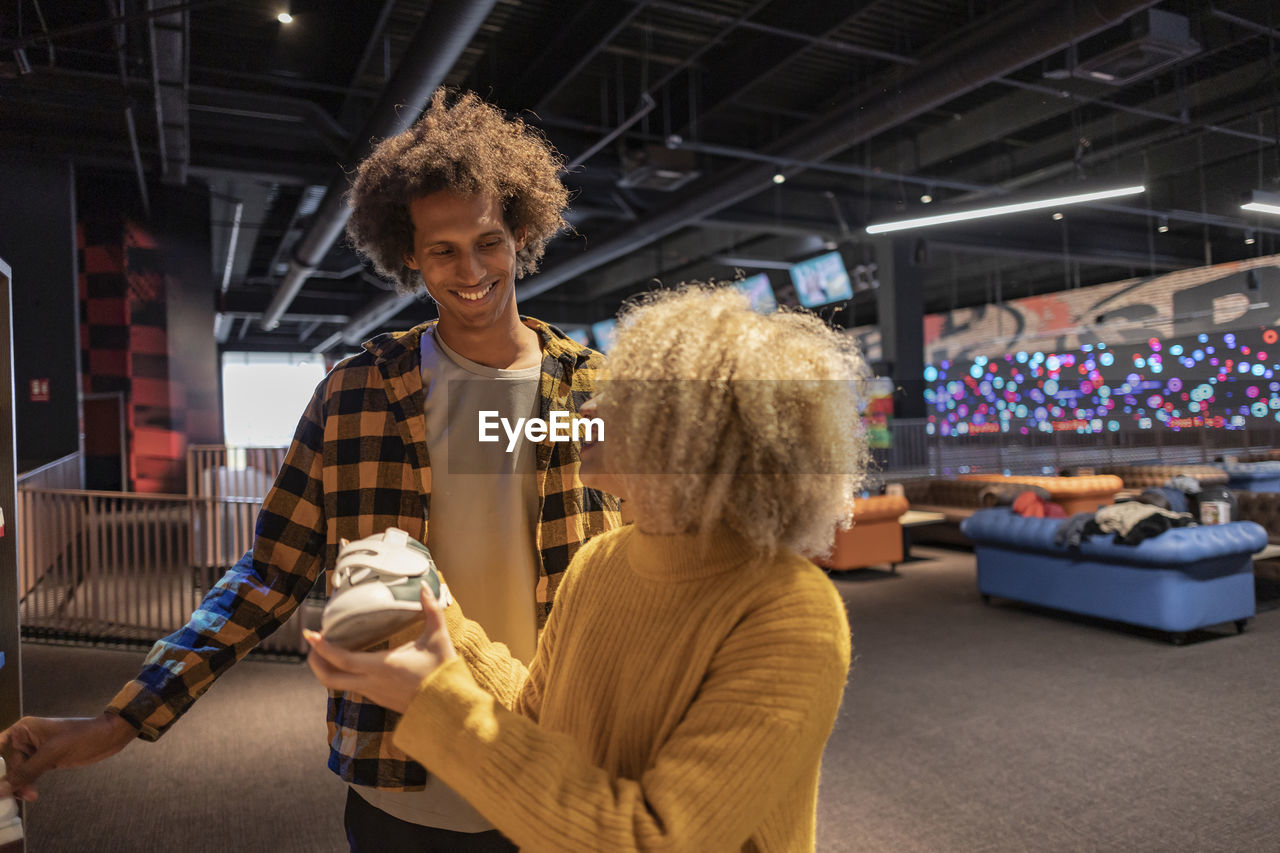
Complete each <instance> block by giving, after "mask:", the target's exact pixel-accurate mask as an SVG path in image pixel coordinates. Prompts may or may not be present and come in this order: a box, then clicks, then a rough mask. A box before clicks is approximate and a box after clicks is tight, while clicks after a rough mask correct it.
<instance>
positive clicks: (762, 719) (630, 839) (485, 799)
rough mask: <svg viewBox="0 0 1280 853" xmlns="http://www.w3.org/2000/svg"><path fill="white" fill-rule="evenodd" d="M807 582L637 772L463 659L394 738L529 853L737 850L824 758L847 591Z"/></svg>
mask: <svg viewBox="0 0 1280 853" xmlns="http://www.w3.org/2000/svg"><path fill="white" fill-rule="evenodd" d="M815 575H816V573H815ZM801 587H802V588H800V589H795V590H792V591H790V592H788V593H786V594H781V595H778V596H776V597H775V598H773V599H772V600H770V601H768V602H765V603H763V604H761V605H759V606H758V607H756V609H754V610H753V611H751V612H750V613H748V614H747V615H746V616H745V617H744V618H742V619H741V620H740V621H739V622H738V623H737V624H736V625H735V626H734V627H733V629H732V630H731V632H730V633H729V634H728V636H727V637H726V638H725V639H724V640H723V642H722V643H721V645H720V647H719V648H718V649H717V651H716V653H715V655H714V657H713V659H712V661H711V665H710V666H709V668H708V670H707V672H706V675H705V677H704V679H703V682H702V685H701V687H700V689H699V691H698V694H697V696H696V698H695V699H694V700H693V702H692V703H691V704H690V705H689V707H688V708H687V709H686V710H685V712H684V714H683V716H682V717H681V721H680V722H679V724H677V726H676V727H675V729H674V730H673V731H672V733H671V735H670V736H669V737H668V739H667V740H666V741H665V742H664V743H663V744H662V745H661V746H660V747H659V748H658V750H657V752H656V754H655V755H654V756H653V759H652V761H651V762H650V763H649V764H648V767H647V769H646V770H645V771H644V772H643V773H641V774H639V775H638V778H616V777H611V776H610V774H609V773H608V772H607V771H606V770H604V769H603V768H601V767H598V766H596V765H595V764H594V763H593V762H592V760H591V758H590V757H589V755H588V754H587V752H586V750H585V749H584V747H583V746H582V745H581V744H580V743H578V742H577V740H576V739H574V738H573V737H572V736H569V735H567V734H563V733H559V732H553V731H548V730H546V729H544V728H541V727H539V726H538V725H537V724H536V723H535V722H534V721H532V720H529V719H526V718H523V717H521V716H519V715H517V714H513V713H511V712H509V711H507V710H506V709H505V708H503V707H502V706H501V705H500V704H499V703H498V702H496V701H495V700H494V699H493V697H492V696H490V695H488V694H487V693H486V692H485V691H484V690H482V689H481V688H480V687H479V686H478V685H477V683H476V680H475V679H474V678H473V676H472V674H471V672H470V671H469V670H468V667H467V666H466V665H464V664H463V663H462V661H459V660H455V661H452V662H450V663H449V664H446V665H445V666H443V667H441V668H440V669H438V670H437V671H436V672H435V673H434V674H433V675H432V676H430V677H429V678H428V679H427V680H425V681H424V682H423V685H422V687H421V688H420V690H419V692H418V694H417V695H416V697H415V698H414V700H413V702H412V704H411V706H410V708H409V709H408V711H407V712H406V714H405V716H404V717H403V719H402V720H401V722H400V725H399V726H398V727H397V729H396V732H395V744H396V746H398V747H399V748H401V749H403V750H404V751H405V752H407V753H408V754H409V755H411V756H413V757H414V758H417V759H418V760H421V761H423V762H424V763H426V766H427V768H428V769H429V770H430V771H431V772H433V773H436V774H438V775H439V776H440V777H441V778H442V779H443V780H444V781H445V782H446V783H447V784H448V785H449V786H450V787H452V788H453V789H454V790H456V791H457V792H458V793H460V794H461V795H462V796H463V797H465V798H466V799H467V800H468V801H469V802H471V804H472V805H473V806H475V807H476V808H477V809H478V810H479V811H480V812H481V813H482V814H484V815H485V817H486V818H488V819H489V820H490V821H491V822H493V824H494V825H495V826H496V827H497V828H498V829H500V830H501V831H502V832H503V833H504V834H505V835H506V836H507V837H508V838H510V839H511V840H512V841H513V842H515V843H516V844H517V845H518V846H519V847H520V848H521V849H522V850H531V851H538V850H547V851H569V850H584V851H585V850H610V851H630V850H636V851H639V850H673V849H679V850H713V849H714V850H720V849H726V850H727V849H739V848H740V847H741V846H742V844H743V843H744V842H745V841H746V840H747V839H748V838H749V837H750V836H751V834H752V833H753V831H754V830H755V829H756V827H758V826H759V825H760V822H761V820H762V819H763V816H765V815H768V814H769V813H770V812H771V811H772V810H773V809H774V808H776V807H777V806H779V804H780V802H781V798H782V797H783V792H786V791H789V790H791V789H792V786H793V785H794V784H795V783H796V782H797V781H798V780H799V779H800V777H801V775H802V774H804V773H806V772H813V768H816V767H817V765H818V763H819V762H820V760H821V754H822V750H823V747H824V745H825V743H826V740H827V737H828V736H829V735H830V733H831V728H832V726H833V724H834V721H835V716H836V712H837V709H838V707H839V704H840V697H841V695H842V693H843V688H844V683H845V679H846V677H847V674H848V668H849V656H850V648H849V628H848V622H847V620H846V617H845V614H844V608H843V604H842V603H841V602H840V600H839V596H838V595H837V594H836V592H835V590H834V589H833V588H832V586H831V584H830V583H829V582H826V580H825V578H822V577H821V576H820V575H817V578H816V581H814V580H810V582H808V583H807V584H803V585H801ZM553 615H554V614H553ZM554 662H555V661H554V657H552V659H551V660H550V661H548V664H549V665H550V666H554ZM590 696H591V687H590V685H586V686H583V687H582V697H583V701H584V702H588V703H589V702H590Z"/></svg>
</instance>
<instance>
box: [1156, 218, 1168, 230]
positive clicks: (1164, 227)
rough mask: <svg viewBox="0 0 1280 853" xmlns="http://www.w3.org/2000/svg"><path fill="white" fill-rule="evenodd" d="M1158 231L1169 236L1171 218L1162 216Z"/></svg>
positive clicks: (1157, 227)
mask: <svg viewBox="0 0 1280 853" xmlns="http://www.w3.org/2000/svg"><path fill="white" fill-rule="evenodd" d="M1156 230H1157V231H1159V232H1160V233H1161V234H1168V233H1169V217H1167V216H1161V217H1160V224H1159V225H1157V226H1156Z"/></svg>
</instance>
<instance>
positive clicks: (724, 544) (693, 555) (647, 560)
mask: <svg viewBox="0 0 1280 853" xmlns="http://www.w3.org/2000/svg"><path fill="white" fill-rule="evenodd" d="M630 531H631V535H630V538H629V540H628V541H627V544H626V549H627V558H628V561H629V562H630V565H631V570H632V571H633V572H635V573H636V574H637V575H639V576H640V577H643V578H647V579H650V580H665V581H686V580H699V579H701V578H709V577H713V576H715V575H718V574H720V573H722V572H727V571H730V570H743V569H746V568H747V567H749V566H751V565H754V564H756V563H759V562H760V557H761V554H760V553H759V552H758V551H757V550H756V549H755V548H753V547H752V546H751V544H750V543H749V542H748V541H747V540H746V538H745V537H743V536H741V535H740V534H738V533H735V532H733V531H731V530H728V529H727V528H721V529H720V530H718V531H715V532H714V533H703V534H694V533H674V534H666V535H661V534H655V533H644V532H643V531H641V530H640V529H639V528H637V527H635V526H634V525H632V526H631V528H630Z"/></svg>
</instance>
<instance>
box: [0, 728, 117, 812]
mask: <svg viewBox="0 0 1280 853" xmlns="http://www.w3.org/2000/svg"><path fill="white" fill-rule="evenodd" d="M137 736H138V730H137V729H135V728H134V727H133V726H131V725H130V724H129V723H127V722H125V721H124V720H122V719H120V718H119V717H117V716H115V715H114V714H106V713H104V714H102V716H100V717H67V718H61V719H55V718H50V717H23V718H22V719H21V720H18V722H16V723H14V724H13V725H12V726H10V727H9V728H7V729H5V730H4V731H3V732H0V753H3V755H4V757H5V761H6V763H7V764H8V767H9V772H8V775H6V776H5V778H4V779H3V780H0V797H17V798H18V799H19V800H27V801H34V800H35V799H36V798H37V797H38V796H39V793H38V792H37V791H36V784H35V783H36V780H37V779H39V778H40V777H41V776H43V775H44V774H45V772H46V771H49V770H60V769H63V768H67V767H83V766H84V765H86V764H95V763H97V762H99V761H101V760H102V759H104V758H110V757H111V756H113V755H115V754H116V753H117V752H119V751H120V750H122V749H124V748H125V746H127V745H128V744H129V742H130V741H132V740H133V739H134V738H135V737H137Z"/></svg>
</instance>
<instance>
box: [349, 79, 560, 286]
mask: <svg viewBox="0 0 1280 853" xmlns="http://www.w3.org/2000/svg"><path fill="white" fill-rule="evenodd" d="M562 163H563V160H562V158H561V157H560V155H559V154H558V153H557V152H556V150H555V149H554V148H553V147H552V146H551V144H550V143H549V142H547V140H546V139H545V138H544V137H543V136H542V135H541V134H540V133H539V132H538V131H537V130H536V129H534V128H531V127H528V126H527V125H526V124H525V123H524V122H523V121H521V120H520V119H509V118H507V117H506V116H505V115H503V113H502V111H501V110H499V109H498V108H496V107H494V106H492V105H490V104H486V103H485V102H484V101H482V100H480V98H478V97H477V96H476V95H475V94H473V93H471V92H467V93H465V94H463V95H461V96H459V97H458V99H457V101H456V102H455V103H454V104H453V106H449V105H448V103H447V90H445V89H443V88H441V89H437V90H436V92H435V94H434V95H433V96H432V98H431V106H430V107H429V108H428V109H427V111H426V112H425V113H423V115H422V118H420V119H418V121H417V122H415V123H414V125H413V127H411V128H409V129H408V130H406V131H404V132H403V133H400V134H397V135H396V136H393V137H391V138H389V139H385V140H383V141H382V142H380V143H379V144H378V145H377V147H375V148H374V149H373V152H372V153H371V154H370V155H369V156H368V157H367V158H365V160H364V161H363V162H362V163H361V164H360V165H359V167H358V168H357V170H356V178H355V181H354V182H353V183H352V185H351V190H350V192H348V194H347V204H348V205H349V206H350V208H351V218H350V219H349V220H348V221H347V236H348V237H349V238H350V240H351V244H352V245H353V246H355V248H356V249H357V250H358V251H359V252H360V253H361V254H363V255H365V256H366V257H368V258H369V259H370V260H371V261H373V265H374V267H375V268H376V269H377V271H378V273H379V274H381V275H383V276H384V277H386V278H388V279H391V280H392V281H394V282H395V283H396V288H397V290H399V291H400V292H402V293H413V292H415V291H417V290H418V289H419V288H420V287H421V286H422V279H421V277H420V276H419V274H418V273H417V272H416V271H415V270H412V269H410V268H409V267H408V266H406V265H405V262H404V261H405V254H406V253H408V252H411V251H412V250H413V222H412V220H411V219H410V218H409V203H410V202H411V201H413V200H414V199H415V198H420V197H422V196H424V195H429V194H431V193H433V192H438V191H440V190H448V191H451V192H455V193H458V194H459V195H483V196H488V197H491V198H496V199H498V200H499V201H500V202H501V204H502V211H503V218H504V219H505V221H506V224H507V227H508V228H509V229H510V230H511V232H512V233H513V234H517V233H518V232H519V231H520V230H521V229H523V230H524V238H525V244H524V246H523V248H521V249H520V250H519V251H518V252H517V253H516V276H517V277H521V276H524V275H527V274H528V273H531V272H533V271H534V270H536V269H537V268H538V260H539V259H540V258H541V257H542V253H543V252H544V251H545V250H546V247H547V242H548V241H550V240H551V238H552V237H554V236H555V235H556V232H558V231H559V230H560V229H561V228H564V227H565V226H566V222H565V219H564V209H565V207H566V206H567V205H568V203H569V191H568V189H567V188H566V187H565V185H564V184H563V183H562V182H561V181H560V169H561V165H562Z"/></svg>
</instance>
